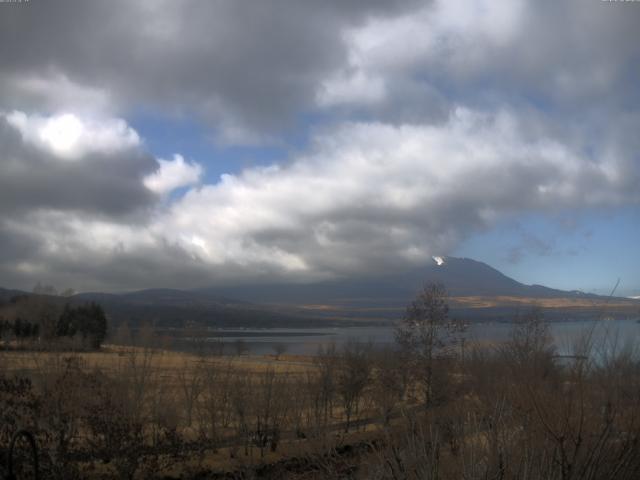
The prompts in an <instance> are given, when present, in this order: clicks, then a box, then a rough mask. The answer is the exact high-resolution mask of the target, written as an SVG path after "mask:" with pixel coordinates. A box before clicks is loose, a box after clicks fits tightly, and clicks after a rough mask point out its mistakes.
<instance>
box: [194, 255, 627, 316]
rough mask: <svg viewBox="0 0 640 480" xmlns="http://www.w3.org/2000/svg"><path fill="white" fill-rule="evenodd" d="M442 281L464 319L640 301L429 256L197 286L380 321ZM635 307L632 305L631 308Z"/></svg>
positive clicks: (561, 312)
mask: <svg viewBox="0 0 640 480" xmlns="http://www.w3.org/2000/svg"><path fill="white" fill-rule="evenodd" d="M430 282H438V283H442V284H444V285H445V287H446V288H447V290H448V292H449V294H450V297H451V298H450V303H451V306H452V312H453V313H454V314H456V315H457V316H459V317H461V318H465V319H468V320H470V321H471V320H489V319H490V320H500V319H510V318H513V316H514V315H515V314H517V313H518V312H520V311H522V310H524V309H526V308H530V307H531V306H532V305H534V304H535V305H538V306H541V307H542V308H543V309H544V310H545V315H547V316H548V317H549V318H553V319H567V318H592V317H594V316H597V315H600V313H599V312H601V310H602V307H603V305H605V304H607V308H609V309H610V308H611V307H612V301H613V302H614V303H615V305H616V308H619V309H620V311H621V312H622V313H621V315H623V316H625V318H626V316H629V315H634V314H637V310H638V307H640V302H636V301H634V300H629V299H620V298H614V299H609V298H607V297H602V296H598V295H593V294H588V293H583V292H580V291H576V290H573V291H564V290H557V289H553V288H549V287H545V286H543V285H525V284H523V283H520V282H518V281H516V280H514V279H512V278H510V277H507V276H506V275H504V274H503V273H501V272H500V271H498V270H496V269H495V268H493V267H491V266H489V265H487V264H486V263H483V262H479V261H476V260H473V259H470V258H456V257H434V259H433V262H432V263H430V264H429V265H426V266H423V267H420V268H415V269H412V270H409V271H405V272H400V273H388V274H384V275H378V276H376V277H373V278H371V277H367V278H360V279H349V280H344V279H338V280H331V281H324V282H318V283H313V284H305V285H300V284H270V285H242V286H236V287H214V288H206V289H199V290H196V291H197V292H198V293H199V294H202V295H216V296H229V297H233V298H241V299H243V300H246V301H250V302H255V303H260V304H269V305H274V306H277V308H279V309H280V310H281V311H286V312H290V313H294V314H296V315H313V316H321V317H324V318H331V319H343V320H356V319H357V320H370V321H376V320H377V321H380V320H389V319H394V318H398V317H400V316H401V315H402V314H403V311H404V309H405V307H406V305H407V304H408V303H409V302H410V301H411V300H412V299H413V298H415V296H416V294H417V293H418V292H419V291H420V289H421V287H422V286H424V285H425V284H426V283H430ZM634 309H635V310H634Z"/></svg>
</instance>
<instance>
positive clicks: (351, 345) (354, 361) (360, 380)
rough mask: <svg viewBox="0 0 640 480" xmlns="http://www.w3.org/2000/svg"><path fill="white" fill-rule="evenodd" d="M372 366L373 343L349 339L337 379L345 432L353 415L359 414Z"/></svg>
mask: <svg viewBox="0 0 640 480" xmlns="http://www.w3.org/2000/svg"><path fill="white" fill-rule="evenodd" d="M371 368H372V359H371V344H362V343H359V342H356V341H353V340H349V341H348V342H347V343H346V344H345V345H344V347H343V350H342V355H341V356H340V363H339V367H338V379H337V380H338V382H337V383H338V393H339V395H340V399H341V401H342V408H343V412H344V416H345V420H346V421H345V427H344V431H345V432H348V431H349V427H350V426H351V420H352V417H353V416H354V415H357V414H358V407H359V404H360V400H361V397H362V395H363V393H364V389H365V388H366V387H367V385H368V384H369V380H370V378H371Z"/></svg>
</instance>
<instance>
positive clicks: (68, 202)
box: [0, 116, 157, 217]
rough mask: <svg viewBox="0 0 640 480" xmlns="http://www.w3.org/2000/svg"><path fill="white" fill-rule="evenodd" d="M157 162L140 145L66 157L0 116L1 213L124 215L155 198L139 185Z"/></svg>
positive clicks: (15, 215) (17, 215)
mask: <svg viewBox="0 0 640 480" xmlns="http://www.w3.org/2000/svg"><path fill="white" fill-rule="evenodd" d="M156 168H157V162H156V161H155V159H154V158H153V157H152V156H150V155H149V154H147V153H145V152H144V151H143V150H141V149H140V148H139V147H131V148H126V149H124V150H121V151H118V152H115V153H110V152H98V151H96V152H89V153H86V154H83V155H82V157H81V158H79V159H74V160H68V159H60V158H56V156H55V155H54V154H53V153H52V152H51V151H48V150H47V149H46V148H42V147H39V146H36V145H33V144H31V143H30V142H28V141H25V139H24V138H23V137H22V136H21V134H20V132H19V131H18V130H17V129H16V128H15V127H14V126H12V125H10V124H9V123H8V121H7V119H6V118H5V117H2V116H0V212H2V215H3V216H8V217H20V216H24V215H25V214H26V213H27V212H29V211H30V210H34V209H51V210H69V211H82V212H90V213H93V214H95V215H98V216H101V215H104V216H115V217H118V216H125V215H129V214H132V213H134V212H136V211H137V210H139V209H142V208H145V207H149V206H151V205H152V204H153V203H155V202H156V200H157V197H156V196H155V195H154V194H153V193H152V192H151V191H149V190H148V189H147V188H145V187H144V185H143V184H142V179H143V176H144V175H146V174H149V173H151V172H153V171H154V170H155V169H156Z"/></svg>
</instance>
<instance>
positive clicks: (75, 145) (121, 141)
mask: <svg viewBox="0 0 640 480" xmlns="http://www.w3.org/2000/svg"><path fill="white" fill-rule="evenodd" d="M4 117H5V118H6V120H7V122H8V123H9V125H11V126H13V127H15V128H16V129H17V130H18V131H19V132H20V133H21V135H22V139H23V140H24V141H25V142H29V143H31V144H33V145H35V146H37V147H39V148H41V149H44V150H45V151H48V152H50V153H52V154H53V155H54V156H55V157H58V158H62V159H78V158H80V157H84V156H86V155H87V154H91V153H115V152H120V151H125V150H128V149H133V148H137V147H139V146H140V137H139V136H138V134H137V133H136V132H135V131H134V130H133V129H132V128H130V127H129V126H127V123H126V122H125V121H124V120H122V119H102V120H100V121H95V120H86V119H85V120H81V119H80V118H78V117H77V116H76V115H74V114H72V113H64V114H59V115H54V116H51V117H47V118H44V117H41V116H38V115H27V114H25V113H24V112H20V111H15V110H14V111H13V112H11V113H9V114H6V115H4Z"/></svg>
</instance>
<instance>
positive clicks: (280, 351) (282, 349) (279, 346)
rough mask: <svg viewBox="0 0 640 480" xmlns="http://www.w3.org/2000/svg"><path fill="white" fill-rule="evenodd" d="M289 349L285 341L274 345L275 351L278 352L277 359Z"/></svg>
mask: <svg viewBox="0 0 640 480" xmlns="http://www.w3.org/2000/svg"><path fill="white" fill-rule="evenodd" d="M286 351H287V345H286V344H284V343H276V344H274V345H273V352H274V353H275V354H276V360H280V355H282V354H284V353H285V352H286Z"/></svg>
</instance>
